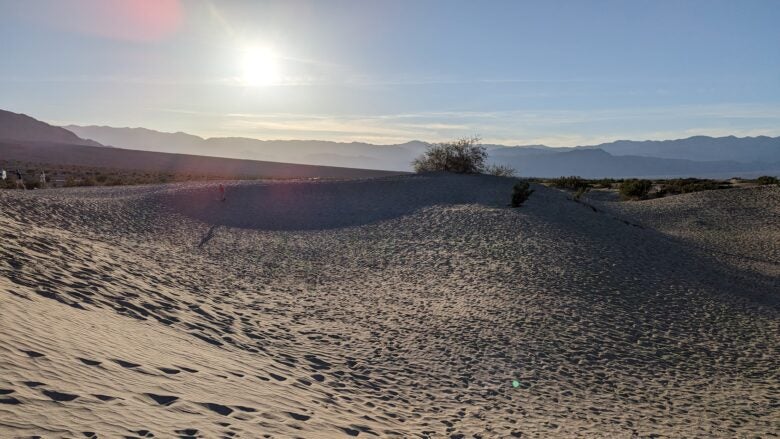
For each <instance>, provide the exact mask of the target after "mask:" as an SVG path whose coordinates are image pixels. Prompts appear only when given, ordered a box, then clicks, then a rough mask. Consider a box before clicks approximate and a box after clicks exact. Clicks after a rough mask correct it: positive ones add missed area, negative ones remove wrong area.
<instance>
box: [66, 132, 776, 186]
mask: <svg viewBox="0 0 780 439" xmlns="http://www.w3.org/2000/svg"><path fill="white" fill-rule="evenodd" d="M66 128H68V129H70V130H72V131H73V132H75V133H77V134H79V135H80V136H82V137H87V138H91V139H96V140H98V141H100V142H101V143H103V144H106V145H113V146H117V147H122V148H131V149H144V150H152V151H164V152H180V153H182V152H186V153H190V154H200V155H208V156H220V157H233V158H250V159H256V160H270V161H283V162H289V163H304V164H317V165H328V166H344V167H358V168H365V169H391V170H399V171H408V170H410V169H411V166H410V164H411V161H412V160H413V159H414V158H415V157H416V156H418V155H419V154H420V153H422V152H423V151H424V150H425V147H426V146H427V143H424V142H419V141H413V142H408V143H404V144H401V145H372V144H368V143H359V142H352V143H339V142H327V141H317V140H257V139H248V138H210V139H203V138H201V137H198V136H193V135H190V134H186V133H161V132H158V131H153V130H147V129H144V128H111V127H97V126H86V127H82V126H75V125H71V126H68V127H66ZM485 146H486V147H487V148H488V151H489V152H490V160H491V161H492V162H494V163H501V164H507V165H510V166H512V167H514V168H515V169H517V171H518V173H519V174H520V175H530V176H537V177H553V176H560V175H580V176H583V177H641V176H658V177H660V176H701V177H708V176H711V177H729V176H732V175H745V176H751V175H755V174H761V173H777V172H778V170H779V169H780V137H775V138H772V137H744V138H737V137H733V136H730V137H718V138H713V137H706V136H696V137H690V138H687V139H679V140H666V141H629V140H621V141H617V142H611V143H604V144H601V145H593V146H580V147H570V148H553V147H549V146H545V145H527V146H504V145H485Z"/></svg>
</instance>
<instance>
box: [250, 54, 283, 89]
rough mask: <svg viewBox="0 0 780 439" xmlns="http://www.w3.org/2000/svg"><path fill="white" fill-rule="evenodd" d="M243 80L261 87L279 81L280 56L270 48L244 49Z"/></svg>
mask: <svg viewBox="0 0 780 439" xmlns="http://www.w3.org/2000/svg"><path fill="white" fill-rule="evenodd" d="M242 55H243V58H242V62H241V68H242V75H241V81H242V82H243V83H244V84H245V85H249V86H253V87H261V86H268V85H274V84H277V83H279V80H280V75H279V63H278V57H277V56H276V54H275V53H274V52H273V51H272V50H270V49H258V48H252V49H247V50H244V51H243V54H242Z"/></svg>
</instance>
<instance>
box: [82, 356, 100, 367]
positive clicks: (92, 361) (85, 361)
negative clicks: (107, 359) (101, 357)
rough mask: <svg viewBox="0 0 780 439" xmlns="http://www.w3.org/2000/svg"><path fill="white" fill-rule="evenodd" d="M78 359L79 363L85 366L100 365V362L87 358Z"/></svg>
mask: <svg viewBox="0 0 780 439" xmlns="http://www.w3.org/2000/svg"><path fill="white" fill-rule="evenodd" d="M78 358H79V361H81V362H82V363H84V364H86V365H87V366H100V364H101V363H102V362H101V361H96V360H90V359H88V358H81V357H78Z"/></svg>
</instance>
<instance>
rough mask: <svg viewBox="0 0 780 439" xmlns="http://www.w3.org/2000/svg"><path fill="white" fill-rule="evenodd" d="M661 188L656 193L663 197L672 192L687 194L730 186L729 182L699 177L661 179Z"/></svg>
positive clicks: (672, 193)
mask: <svg viewBox="0 0 780 439" xmlns="http://www.w3.org/2000/svg"><path fill="white" fill-rule="evenodd" d="M658 183H660V186H661V188H660V189H659V190H658V193H657V195H658V196H659V197H663V196H665V195H674V194H688V193H691V192H700V191H709V190H715V189H727V188H729V187H731V183H728V182H719V181H715V180H705V179H700V178H678V179H672V180H661V181H659V182H658Z"/></svg>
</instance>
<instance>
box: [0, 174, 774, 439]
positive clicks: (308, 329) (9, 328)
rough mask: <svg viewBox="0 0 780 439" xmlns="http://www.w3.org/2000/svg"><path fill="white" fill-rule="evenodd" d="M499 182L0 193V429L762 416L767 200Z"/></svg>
mask: <svg viewBox="0 0 780 439" xmlns="http://www.w3.org/2000/svg"><path fill="white" fill-rule="evenodd" d="M512 184H513V181H512V180H510V179H503V178H496V177H486V176H436V175H434V176H403V177H391V178H383V179H376V180H357V181H335V182H333V181H329V182H325V181H321V182H312V181H300V182H286V183H279V182H276V183H274V182H252V183H234V184H229V185H228V191H227V195H228V196H227V200H226V201H224V202H222V201H219V199H218V193H217V190H216V189H215V187H214V186H213V185H208V184H202V183H192V184H176V185H166V186H147V187H114V188H88V189H68V190H49V191H30V192H22V191H4V192H0V208H2V215H0V238H1V239H2V242H1V245H0V311H1V312H0V437H3V438H5V437H30V436H42V437H112V438H113V437H157V438H169V437H203V438H216V437H225V438H229V437H234V438H237V437H244V438H256V437H275V438H287V437H302V438H328V437H351V436H359V437H377V436H378V437H431V438H439V437H445V438H459V437H464V438H472V437H474V438H480V437H481V438H504V437H524V438H525V437H539V438H550V437H615V438H624V437H625V438H629V437H674V438H681V437H722V438H735V437H772V435H773V434H774V435H776V434H777V432H778V431H780V372H779V370H780V305H779V304H778V297H780V288H778V277H777V271H776V270H777V263H778V260H777V256H776V248H777V247H772V243H777V235H776V234H774V235H770V234H767V235H766V236H767V238H766V239H768V240H769V241H768V242H769V244H768V245H765V244H762V242H765V241H763V240H762V239H761V236H762V235H761V234H766V233H768V231H770V230H771V229H772V224H775V223H776V222H777V212H776V209H777V205H778V203H777V201H778V200H779V199H780V195H779V194H780V193H779V192H778V190H777V189H771V190H769V191H767V192H751V191H750V190H741V189H740V190H729V191H721V192H718V195H717V196H718V197H725V198H724V199H726V200H728V202H729V203H732V204H729V206H732V208H733V209H732V208H730V209H732V210H733V213H734V214H735V215H743V216H744V217H746V218H749V219H750V221H747V222H744V221H740V222H733V221H732V222H729V219H730V218H729V216H728V215H730V214H731V212H732V210H724V209H720V210H719V209H718V208H712V209H710V207H711V206H712V205H711V204H709V203H702V204H701V205H697V208H696V210H695V211H690V210H689V211H685V209H687V208H688V207H690V206H691V204H690V203H691V202H683V201H681V200H684V198H677V197H672V198H668V199H662V200H656V201H657V202H642V203H622V204H619V205H618V204H609V203H602V204H597V205H596V204H594V208H589V207H588V206H586V205H584V204H581V203H577V202H574V201H572V200H570V199H569V198H571V197H570V196H568V195H567V194H565V193H562V192H559V191H556V190H552V189H547V188H544V187H538V186H537V187H535V189H536V192H535V193H534V194H533V195H532V196H531V198H530V200H529V201H528V202H527V204H526V205H525V206H523V207H522V208H520V209H509V208H507V207H506V206H505V203H506V202H507V201H508V198H509V193H510V191H511V186H512ZM758 190H759V189H755V190H754V191H758ZM760 190H766V189H760ZM773 191H774V192H773ZM692 195H694V196H701V194H692ZM707 196H710V195H707ZM764 196H766V197H767V198H766V199H767V200H768V202H769V203H774V204H773V205H771V206H767V208H766V209H764V208H762V207H761V203H762V202H763V201H751V200H753V199H754V198H755V197H758V198H757V199H761V200H764V198H762V197H764ZM681 197H683V196H681ZM686 197H687V196H686ZM729 197H733V198H729ZM751 197H753V198H751ZM751 206H752V207H751ZM747 207H750V209H747ZM773 209H774V210H773ZM653 212H663V213H662V214H658V215H657V216H655V217H654V216H653V215H654V213H653ZM692 215H693V216H695V217H699V218H702V219H703V221H705V222H708V224H714V225H715V226H713V227H716V228H717V227H725V226H722V224H726V223H728V224H730V225H729V226H728V227H729V228H731V229H729V231H728V232H718V231H712V230H711V229H707V230H709V231H702V232H698V231H695V230H694V229H692V228H689V227H687V226H686V224H687V223H686V222H685V221H687V220H684V219H683V220H674V218H678V219H679V218H684V217H688V218H690V217H691V216H692ZM773 221H774V222H773ZM741 224H743V225H744V226H745V227H741V226H740V225H741ZM757 224H767V227H766V228H763V229H762V228H757V226H756V225H757ZM732 229H733V230H732ZM691 230H693V231H691ZM776 230H777V229H776V228H775V229H774V231H775V232H776ZM719 240H727V241H728V243H723V242H721V241H719ZM766 248H773V249H775V250H774V251H775V253H772V251H766V250H765V249H766ZM737 250H740V251H743V253H744V254H738V251H737ZM723 252H728V253H733V254H736V256H734V255H732V256H729V257H728V258H724V257H722V254H721V253H723ZM759 257H760V258H762V263H761V264H760V265H755V264H752V263H747V262H744V263H743V262H740V261H747V260H749V259H748V258H759ZM773 264H774V265H773ZM773 270H775V271H773ZM513 381H514V383H513Z"/></svg>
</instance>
